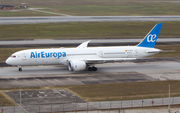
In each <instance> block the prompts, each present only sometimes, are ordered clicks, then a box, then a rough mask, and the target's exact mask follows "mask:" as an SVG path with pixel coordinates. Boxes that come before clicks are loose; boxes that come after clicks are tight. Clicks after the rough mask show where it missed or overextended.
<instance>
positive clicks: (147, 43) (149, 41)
mask: <svg viewBox="0 0 180 113" xmlns="http://www.w3.org/2000/svg"><path fill="white" fill-rule="evenodd" d="M162 24H163V23H158V24H156V25H155V26H154V28H152V30H151V31H150V32H149V33H148V34H147V35H146V36H145V37H144V39H143V40H142V41H141V42H140V43H139V44H138V45H137V47H149V48H154V46H155V44H156V41H157V38H158V36H159V32H160V30H161V26H162Z"/></svg>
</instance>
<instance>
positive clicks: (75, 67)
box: [68, 60, 87, 71]
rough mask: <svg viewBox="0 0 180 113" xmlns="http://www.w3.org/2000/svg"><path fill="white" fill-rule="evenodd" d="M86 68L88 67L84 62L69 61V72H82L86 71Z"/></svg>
mask: <svg viewBox="0 0 180 113" xmlns="http://www.w3.org/2000/svg"><path fill="white" fill-rule="evenodd" d="M86 67H87V65H86V63H85V62H84V61H78V60H74V61H69V64H68V68H69V71H81V70H85V69H86Z"/></svg>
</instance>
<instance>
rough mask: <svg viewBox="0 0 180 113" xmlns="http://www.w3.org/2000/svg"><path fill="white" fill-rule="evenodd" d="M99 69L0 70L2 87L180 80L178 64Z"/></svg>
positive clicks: (102, 66) (113, 65)
mask: <svg viewBox="0 0 180 113" xmlns="http://www.w3.org/2000/svg"><path fill="white" fill-rule="evenodd" d="M96 67H97V68H98V71H96V72H94V71H92V72H91V71H78V72H71V71H69V70H68V68H67V66H34V67H23V71H22V72H19V71H18V68H17V67H1V68H0V81H1V82H0V86H1V87H19V85H22V86H23V87H32V86H52V85H53V86H59V85H62V86H63V85H82V84H102V83H120V82H135V81H159V80H179V79H180V76H179V74H180V68H179V67H180V62H179V61H162V62H144V63H132V62H125V63H111V64H98V65H96Z"/></svg>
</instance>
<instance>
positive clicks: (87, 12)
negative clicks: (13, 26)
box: [0, 0, 180, 16]
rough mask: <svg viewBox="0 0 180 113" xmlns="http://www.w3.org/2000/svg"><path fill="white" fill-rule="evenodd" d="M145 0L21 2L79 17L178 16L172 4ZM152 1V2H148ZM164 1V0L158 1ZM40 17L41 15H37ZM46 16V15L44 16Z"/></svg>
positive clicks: (4, 0) (5, 0) (9, 0)
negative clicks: (146, 0)
mask: <svg viewBox="0 0 180 113" xmlns="http://www.w3.org/2000/svg"><path fill="white" fill-rule="evenodd" d="M143 1H145V0H141V1H139V0H50V1H47V0H46V2H44V1H42V0H31V1H30V0H23V2H24V3H29V6H30V7H32V8H48V9H43V10H45V11H50V12H55V13H63V14H68V15H75V16H77V15H80V16H92V15H93V16H95V15H96V16H100V15H103V16H104V15H123V16H124V15H179V14H180V12H179V11H180V7H179V4H178V3H174V2H172V3H171V2H169V3H166V2H143ZM149 1H154V0H149ZM159 1H164V0H159ZM1 2H2V3H3V4H11V5H14V6H15V7H18V6H19V5H20V3H21V2H22V1H21V0H16V1H13V0H1ZM25 12H26V11H21V12H17V13H7V14H5V13H4V12H0V16H37V15H38V14H36V13H35V12H33V13H25ZM39 15H40V16H41V15H43V14H39ZM44 15H46V14H44Z"/></svg>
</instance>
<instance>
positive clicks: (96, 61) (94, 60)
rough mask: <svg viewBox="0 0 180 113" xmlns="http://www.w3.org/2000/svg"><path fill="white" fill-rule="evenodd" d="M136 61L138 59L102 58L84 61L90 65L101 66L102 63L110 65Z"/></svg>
mask: <svg viewBox="0 0 180 113" xmlns="http://www.w3.org/2000/svg"><path fill="white" fill-rule="evenodd" d="M130 60H136V58H100V59H84V61H85V62H86V63H88V64H90V63H93V64H98V63H99V64H101V63H109V62H123V61H130Z"/></svg>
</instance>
